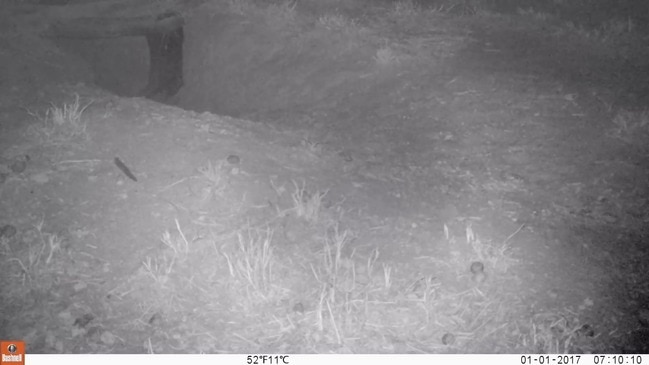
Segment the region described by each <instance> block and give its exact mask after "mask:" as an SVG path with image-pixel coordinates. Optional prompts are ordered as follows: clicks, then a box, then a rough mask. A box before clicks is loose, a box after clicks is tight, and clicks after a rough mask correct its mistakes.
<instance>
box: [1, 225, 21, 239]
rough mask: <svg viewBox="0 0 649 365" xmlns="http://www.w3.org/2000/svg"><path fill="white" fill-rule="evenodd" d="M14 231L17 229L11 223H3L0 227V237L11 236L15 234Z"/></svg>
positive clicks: (16, 231)
mask: <svg viewBox="0 0 649 365" xmlns="http://www.w3.org/2000/svg"><path fill="white" fill-rule="evenodd" d="M16 233H18V230H17V229H16V227H14V226H12V225H11V224H5V225H4V226H2V228H0V238H11V237H13V236H15V235H16Z"/></svg>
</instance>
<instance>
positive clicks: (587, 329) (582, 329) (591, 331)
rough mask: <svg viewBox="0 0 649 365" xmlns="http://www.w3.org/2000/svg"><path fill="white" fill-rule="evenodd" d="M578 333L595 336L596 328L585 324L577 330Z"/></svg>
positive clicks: (584, 335)
mask: <svg viewBox="0 0 649 365" xmlns="http://www.w3.org/2000/svg"><path fill="white" fill-rule="evenodd" d="M577 334H579V335H580V336H583V337H593V336H595V329H593V326H591V325H589V324H585V325H583V326H581V327H580V328H579V329H578V330H577Z"/></svg>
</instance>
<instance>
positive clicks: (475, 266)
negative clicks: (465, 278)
mask: <svg viewBox="0 0 649 365" xmlns="http://www.w3.org/2000/svg"><path fill="white" fill-rule="evenodd" d="M479 272H484V264H483V263H482V262H480V261H475V262H473V263H471V273H472V274H477V273H479Z"/></svg>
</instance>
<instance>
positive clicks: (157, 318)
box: [149, 313, 162, 326]
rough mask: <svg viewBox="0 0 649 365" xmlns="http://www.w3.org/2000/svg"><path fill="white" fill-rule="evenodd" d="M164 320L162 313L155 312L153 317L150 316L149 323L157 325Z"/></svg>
mask: <svg viewBox="0 0 649 365" xmlns="http://www.w3.org/2000/svg"><path fill="white" fill-rule="evenodd" d="M161 321H162V316H161V315H160V313H154V314H153V315H152V316H151V318H149V324H150V325H152V326H157V325H159V324H160V322H161Z"/></svg>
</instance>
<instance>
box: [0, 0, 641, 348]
mask: <svg viewBox="0 0 649 365" xmlns="http://www.w3.org/2000/svg"><path fill="white" fill-rule="evenodd" d="M338 3H339V4H340V8H336V9H335V11H334V12H333V13H329V12H330V11H331V7H329V6H328V5H329V4H325V5H323V3H322V2H317V1H316V0H305V1H304V2H302V1H301V2H295V1H282V0H280V1H253V0H229V1H228V2H212V3H207V4H205V6H204V7H201V8H200V9H199V10H196V14H195V15H196V16H195V17H188V19H191V21H196V22H199V23H192V24H191V26H192V27H195V28H192V32H195V31H197V30H198V31H204V30H205V34H213V33H210V31H213V30H218V31H219V32H220V33H218V42H215V41H213V40H212V39H210V37H204V38H201V39H191V42H190V40H189V39H188V43H187V46H188V47H187V48H186V49H185V50H186V52H188V53H187V54H186V55H187V57H186V58H185V59H184V60H183V61H184V62H186V67H185V69H186V71H187V74H186V75H185V76H187V80H186V81H187V84H186V86H184V89H183V92H184V94H183V95H179V96H178V100H179V101H178V103H179V105H182V103H183V102H187V103H188V104H191V105H192V107H195V108H196V110H197V111H199V110H200V111H201V113H198V112H189V111H182V110H179V109H177V108H174V107H171V106H162V105H159V104H157V103H155V102H153V101H147V100H144V99H141V98H119V97H116V96H112V95H111V96H106V95H105V94H106V92H105V91H101V90H97V89H95V88H94V87H90V86H85V84H75V85H76V86H75V88H74V90H73V91H74V92H75V94H72V93H71V92H70V91H69V90H65V91H63V92H61V91H60V88H59V87H58V85H55V86H54V87H52V88H53V89H54V90H57V91H51V90H50V91H48V92H45V91H43V95H39V96H38V100H40V102H42V101H43V100H46V101H50V100H62V99H60V97H61V94H65V97H66V98H67V99H65V100H68V101H67V102H64V103H58V102H57V103H50V104H49V107H47V108H45V109H43V108H41V109H39V110H41V112H40V113H37V112H32V113H31V114H32V116H34V117H35V118H36V121H35V122H34V123H32V125H31V126H30V127H29V132H30V136H31V137H35V138H32V139H31V140H25V139H24V137H25V135H24V133H23V132H24V129H22V126H23V125H21V123H22V124H24V123H23V119H21V118H24V115H23V114H24V113H23V112H22V110H21V109H19V108H15V109H17V110H19V111H20V112H12V110H13V109H11V108H5V105H4V104H2V105H0V118H3V119H2V120H3V121H6V123H5V122H2V123H0V124H1V125H0V127H2V133H1V135H0V140H1V142H5V143H7V148H6V149H5V150H3V151H2V152H3V156H0V198H1V199H0V207H1V208H2V209H0V267H2V268H3V272H4V275H1V276H0V285H1V286H2V287H3V288H4V289H3V290H2V291H0V303H2V304H1V305H0V324H1V325H2V329H1V330H3V331H4V333H5V334H8V335H10V336H11V337H13V338H21V339H25V340H26V341H27V343H28V345H29V346H32V348H30V352H31V353H38V352H47V353H49V352H56V353H86V352H92V353H109V352H134V353H139V352H146V353H151V354H153V353H172V352H173V353H242V352H245V353H410V354H413V353H481V352H492V353H513V352H521V353H575V352H577V353H582V352H633V351H632V350H635V351H643V350H644V349H645V348H646V347H643V346H646V344H644V343H642V344H640V345H637V346H636V347H629V346H628V345H629V344H630V343H631V341H630V340H629V338H631V336H632V334H633V333H634V332H636V333H640V334H644V333H646V331H647V328H649V320H648V319H647V318H649V314H647V313H646V311H645V310H644V309H643V308H641V304H642V303H645V302H646V301H647V300H646V299H647V298H649V287H648V284H647V283H649V279H648V278H647V273H648V272H649V271H648V269H647V262H646V261H647V260H645V259H644V258H645V257H646V252H647V249H646V247H644V246H646V245H644V243H645V242H646V233H645V230H644V225H646V222H648V221H649V218H648V213H647V211H649V208H648V207H649V202H648V201H647V199H646V196H648V194H647V190H648V188H647V187H645V186H642V184H638V181H640V182H644V181H647V172H646V171H644V170H643V169H639V168H637V167H638V166H643V163H644V162H643V161H644V160H646V155H647V153H646V141H647V138H648V136H649V113H648V112H647V111H646V109H644V108H645V106H644V105H642V103H643V102H644V99H643V98H644V95H636V96H634V97H635V99H634V98H629V99H628V100H622V101H624V103H621V102H620V100H619V99H623V98H625V97H626V96H627V94H625V92H626V90H627V89H628V90H642V87H638V86H637V85H636V84H634V83H641V82H645V81H646V80H644V79H643V77H644V76H645V75H633V74H632V75H628V74H627V75H625V77H627V78H628V79H629V80H630V81H628V80H626V79H622V78H620V79H617V78H616V77H617V74H616V73H615V72H621V73H623V72H627V71H626V69H625V65H616V64H614V63H613V64H612V63H611V62H610V60H611V59H610V58H607V57H608V54H606V55H604V56H602V57H601V58H598V57H599V56H598V55H600V54H599V53H597V52H596V51H599V50H600V49H601V47H600V46H601V44H595V43H596V42H606V43H607V44H608V45H609V46H611V45H612V44H614V43H615V42H614V40H615V39H616V38H617V37H621V38H624V37H626V36H629V35H630V34H631V33H635V32H641V31H642V29H640V28H641V25H642V24H641V22H639V21H638V20H637V19H636V18H634V17H633V16H627V17H625V16H621V15H619V14H616V15H615V16H613V14H611V16H610V17H609V18H608V19H607V20H606V21H598V22H590V23H591V24H586V23H587V22H583V21H582V22H577V21H575V22H572V20H571V19H570V16H571V15H573V16H574V15H575V14H557V12H558V10H557V9H565V8H568V7H572V6H573V5H575V4H578V5H585V4H590V5H591V6H592V4H591V3H589V2H587V1H586V0H582V1H578V0H575V1H550V0H548V1H547V2H546V1H538V2H536V3H535V2H532V1H528V0H520V1H518V0H517V1H512V2H511V4H505V5H508V6H511V9H508V10H509V11H507V12H506V14H499V15H495V14H493V13H491V11H492V9H493V6H494V4H496V3H499V4H501V5H502V4H503V3H505V2H495V1H488V0H482V1H480V0H445V1H431V2H426V1H414V0H413V1H398V2H389V3H383V2H379V3H380V4H379V3H377V4H378V5H375V4H373V3H372V4H369V3H367V2H363V3H360V2H359V3H358V4H356V3H355V2H354V1H349V2H338ZM605 3H606V2H605ZM599 4H602V3H601V2H600V3H599ZM355 6H356V7H355ZM503 6H504V5H503ZM508 6H504V7H508ZM518 7H520V8H522V9H525V10H520V9H519V10H516V8H518ZM324 8H326V10H325V9H324ZM215 9H218V11H215ZM212 12H214V14H212ZM232 14H237V15H236V16H232ZM2 16H3V15H2V14H0V21H3V20H4V19H3V18H2ZM215 18H216V19H219V20H220V21H221V22H219V23H218V24H215V23H216V22H215V21H214V19H215ZM196 19H198V20H196ZM625 19H626V20H625ZM582 20H583V19H582ZM200 22H202V23H200ZM532 23H534V24H532ZM26 24H27V23H26ZM537 25H540V26H537ZM203 27H204V28H203ZM213 27H214V28H213ZM226 27H227V28H226ZM192 32H187V35H189V34H194V33H192ZM562 32H563V33H562ZM566 34H568V35H574V36H576V37H563V36H564V35H566ZM2 37H3V35H0V40H2V39H1V38H2ZM559 38H560V40H561V43H559V42H557V40H559ZM584 39H589V40H594V41H595V42H583V40H584ZM140 41H142V40H140ZM573 41H575V42H574V43H572V42H573ZM12 42H13V40H11V41H7V44H13V43H12ZM71 42H72V41H71ZM564 42H565V43H564ZM107 43H108V42H107ZM630 44H633V43H630ZM85 46H87V43H84V47H85ZM589 47H593V48H592V49H591V48H589ZM616 47H617V46H615V47H613V46H611V47H610V49H608V48H607V47H603V48H604V49H605V50H609V51H610V52H612V53H615V52H617V51H618V48H616ZM629 49H633V47H629ZM28 51H29V52H28ZM590 51H592V54H593V55H594V56H593V57H590V54H591V53H589V52H590ZM8 52H9V53H8ZM11 52H14V51H12V48H6V49H5V48H3V49H2V50H0V61H3V60H4V58H3V57H5V54H11ZM30 52H33V53H30ZM37 52H38V50H31V49H27V48H23V49H21V52H14V53H15V56H21V57H23V58H22V59H23V60H30V62H35V61H33V60H40V61H39V62H41V63H42V62H43V61H42V60H44V59H47V58H46V57H44V56H43V55H38V56H39V57H35V56H36V54H35V53H37ZM193 52H196V53H193ZM638 52H640V51H638ZM604 53H606V52H604ZM25 54H26V55H28V57H25V56H24V55H25ZM583 54H586V55H588V57H583V58H580V57H581V56H582V55H583ZM11 55H12V56H14V54H11ZM413 55H415V56H414V57H413ZM625 55H626V54H625ZM40 56H43V57H40ZM635 57H637V58H635V59H634V60H635V62H636V63H632V62H630V61H629V64H630V65H631V66H630V68H632V69H633V68H634V67H635V69H636V70H644V63H643V62H645V61H643V60H644V58H642V57H638V56H637V55H636V56H635ZM575 59H577V61H575ZM71 60H73V59H72V58H71ZM580 60H586V61H587V62H580ZM638 60H640V61H638ZM111 61H115V60H111ZM411 61H412V62H411ZM519 61H520V62H519ZM70 62H73V61H70ZM213 62H214V64H213ZM41 63H39V64H38V66H39V67H40V66H41ZM645 63H646V62H645ZM213 65H217V66H218V67H212V66H213ZM602 65H605V66H602ZM377 66H379V67H377ZM39 67H33V66H32V70H35V69H39ZM208 69H209V70H208ZM212 69H214V70H212ZM21 70H22V69H21ZM27 70H29V68H27ZM215 70H216V71H215ZM199 71H200V73H199ZM203 72H204V73H203ZM212 72H213V73H212ZM608 73H610V74H608ZM7 75H9V76H12V75H11V73H9V72H8V73H7ZM73 75H76V74H74V73H73ZM564 75H566V77H563V76H564ZM629 76H637V78H634V77H629ZM573 78H574V80H573ZM7 80H8V81H5V80H4V79H3V80H2V82H3V83H4V82H6V83H7V84H8V85H9V86H10V87H8V88H6V89H5V88H2V90H0V94H1V95H4V96H6V95H7V93H8V91H7V90H14V89H13V87H14V85H12V83H15V82H16V81H15V80H14V81H12V80H13V79H11V77H9V78H8V79H7ZM20 80H22V79H20ZM21 82H24V81H21ZM89 84H90V83H88V85H89ZM197 84H200V86H201V87H204V88H205V89H201V88H200V87H198V90H199V91H200V93H198V92H196V89H192V88H197V86H196V85H197ZM592 84H597V86H598V87H597V88H595V87H594V86H592V88H593V90H591V85H592ZM3 85H4V84H3ZM611 85H620V87H619V89H616V90H611V92H610V95H612V96H610V97H609V96H606V97H600V96H602V94H600V90H599V89H607V88H613V86H611ZM20 86H21V85H18V86H16V88H17V89H20ZM616 87H617V86H616ZM30 88H31V85H29V87H28V88H27V89H29V91H31V89H30ZM43 90H49V89H45V88H43ZM3 92H4V94H2V93H3ZM12 92H13V91H12ZM637 94H640V92H638V93H637ZM71 95H73V98H72V99H70V96H71ZM603 95H609V94H603ZM117 99H119V100H117ZM2 100H4V99H3V98H0V104H1V103H3V101H2ZM83 100H94V102H96V103H97V104H99V105H101V106H99V108H104V109H105V110H101V109H100V110H99V112H97V110H96V109H95V108H92V109H88V107H89V105H90V104H91V102H84V101H83ZM194 102H195V103H196V104H193V103H194ZM201 103H204V104H201ZM210 103H215V105H216V106H213V105H211V104H210ZM40 105H45V106H47V104H40ZM211 107H214V109H213V110H216V111H217V112H219V113H221V110H220V109H219V108H220V107H222V108H225V109H227V112H228V113H229V115H238V116H245V117H246V118H250V119H254V120H256V121H259V122H258V123H256V122H251V121H244V120H238V119H234V118H231V117H224V116H223V117H222V116H217V115H213V114H210V113H208V112H205V113H203V112H202V111H203V110H212V109H210V108H211ZM7 110H9V111H7ZM223 114H226V113H223ZM274 123H277V124H276V125H275V124H274ZM271 124H272V126H271ZM90 136H92V137H93V138H92V142H93V143H92V144H90V143H76V142H79V141H88V140H89V139H90ZM95 136H100V137H101V138H95ZM304 136H308V137H307V138H305V137H304ZM14 138H15V143H14ZM118 155H119V156H124V157H126V156H128V158H129V159H128V161H129V166H130V164H131V162H132V163H133V166H135V167H136V168H137V172H138V174H137V181H135V180H133V181H131V180H125V179H123V176H121V175H120V171H119V170H118V169H119V168H118V167H116V166H114V164H113V163H112V161H114V159H115V158H116V156H118ZM122 171H123V170H122ZM116 176H119V177H118V178H116ZM325 188H326V190H324V189H325ZM34 212H37V214H38V217H41V216H42V217H43V218H34V214H35V213H34ZM34 222H36V223H34ZM592 298H598V300H594V299H592ZM599 298H601V299H599ZM630 308H631V309H633V311H631V310H629V309H630ZM631 312H632V313H631ZM601 313H613V314H612V315H611V316H601ZM35 324H37V325H35ZM645 342H646V341H645Z"/></svg>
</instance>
